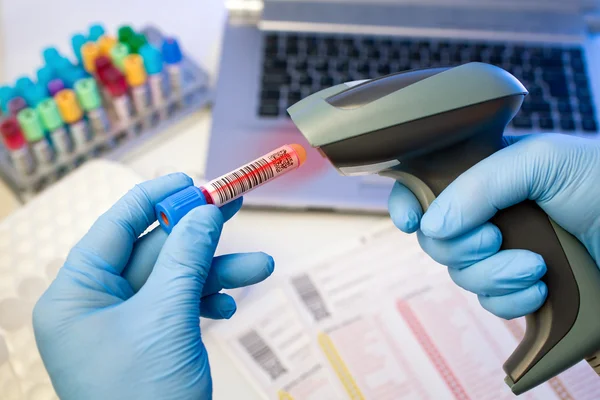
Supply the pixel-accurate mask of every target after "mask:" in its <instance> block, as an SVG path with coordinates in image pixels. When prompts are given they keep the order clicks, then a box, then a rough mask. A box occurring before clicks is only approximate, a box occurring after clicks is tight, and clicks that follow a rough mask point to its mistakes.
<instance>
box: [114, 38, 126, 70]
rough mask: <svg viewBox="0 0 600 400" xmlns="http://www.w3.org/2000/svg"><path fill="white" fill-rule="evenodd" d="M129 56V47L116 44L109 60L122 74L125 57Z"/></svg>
mask: <svg viewBox="0 0 600 400" xmlns="http://www.w3.org/2000/svg"><path fill="white" fill-rule="evenodd" d="M128 55H129V47H127V45H126V44H125V43H117V44H116V45H115V46H114V47H113V48H112V50H111V51H110V58H111V60H112V62H113V64H114V65H115V67H117V68H118V69H119V70H120V71H121V72H123V70H124V68H125V66H124V65H123V64H124V62H125V57H127V56H128Z"/></svg>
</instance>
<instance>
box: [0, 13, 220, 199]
mask: <svg viewBox="0 0 600 400" xmlns="http://www.w3.org/2000/svg"><path fill="white" fill-rule="evenodd" d="M70 47H71V52H72V55H70V56H66V55H64V54H61V53H60V52H59V50H58V49H57V48H56V47H47V48H45V49H43V50H42V54H41V56H42V59H43V65H42V66H41V67H40V68H39V69H38V70H37V74H36V75H37V76H36V77H35V79H32V78H30V77H29V76H23V77H20V78H18V79H17V80H16V82H15V83H14V84H13V85H6V86H2V87H0V109H1V111H2V114H1V116H0V137H1V139H2V140H0V174H1V175H2V178H3V179H4V180H6V182H7V183H8V184H9V185H10V186H11V187H12V188H13V190H14V191H15V192H16V194H17V195H18V196H19V197H20V198H21V200H22V201H27V200H28V199H29V198H31V197H32V196H34V195H35V194H36V193H38V192H39V191H41V190H43V189H44V188H46V187H47V186H48V185H50V184H52V183H53V182H56V181H57V180H59V179H61V178H62V177H63V176H64V175H66V174H68V173H69V172H70V171H72V170H73V169H75V168H77V167H78V166H80V165H81V164H82V163H84V162H85V161H86V160H89V159H92V158H97V157H103V158H108V159H116V158H118V157H120V156H121V155H123V154H125V153H127V152H128V151H129V150H131V149H133V148H135V147H136V146H138V145H139V144H140V143H141V142H143V141H145V140H147V139H148V138H149V137H151V136H154V135H155V134H157V133H159V132H161V131H164V129H165V128H167V127H168V126H169V125H171V124H173V123H174V122H176V121H177V120H179V119H181V118H182V117H184V116H186V115H188V114H190V113H192V112H195V111H197V110H198V109H201V108H203V107H204V106H206V105H208V103H209V102H210V101H211V92H210V90H209V87H208V76H207V74H206V73H205V72H204V70H203V69H202V68H200V67H199V66H198V65H196V64H194V62H193V61H192V60H190V59H189V58H188V57H186V56H185V54H184V53H183V52H182V49H181V47H180V45H179V43H178V41H177V39H175V38H173V37H169V36H165V35H163V34H162V33H161V32H160V31H159V30H158V29H157V28H154V27H145V28H143V29H140V30H139V31H136V30H134V29H133V28H132V27H131V26H129V25H123V26H121V27H119V28H118V30H117V32H116V34H114V35H112V34H111V33H109V32H107V31H105V29H104V28H103V26H102V25H100V24H95V25H92V26H90V27H89V31H88V32H87V34H85V35H84V34H81V33H78V34H75V35H73V36H72V37H71V45H70Z"/></svg>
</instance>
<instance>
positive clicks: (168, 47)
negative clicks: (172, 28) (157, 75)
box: [162, 38, 183, 107]
mask: <svg viewBox="0 0 600 400" xmlns="http://www.w3.org/2000/svg"><path fill="white" fill-rule="evenodd" d="M162 55H163V59H164V60H165V63H166V64H167V75H168V76H169V88H170V90H171V96H174V97H175V98H176V102H175V104H176V106H177V107H183V74H182V72H181V60H182V58H183V56H182V54H181V49H180V48H179V43H178V42H177V40H175V39H174V38H167V39H165V41H164V42H163V45H162Z"/></svg>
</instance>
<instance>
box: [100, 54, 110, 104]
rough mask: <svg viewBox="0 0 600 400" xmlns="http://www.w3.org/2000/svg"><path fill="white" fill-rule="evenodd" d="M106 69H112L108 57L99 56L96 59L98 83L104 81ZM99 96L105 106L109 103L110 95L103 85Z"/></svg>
mask: <svg viewBox="0 0 600 400" xmlns="http://www.w3.org/2000/svg"><path fill="white" fill-rule="evenodd" d="M108 68H113V64H112V61H111V60H110V58H109V57H107V56H100V57H98V58H96V76H97V78H98V80H99V81H100V82H104V81H105V76H104V72H105V71H106V70H107V69H108ZM100 94H101V95H102V100H103V101H104V102H105V103H107V104H108V103H110V101H111V100H110V93H108V90H107V89H106V87H105V86H104V85H102V86H101V87H100Z"/></svg>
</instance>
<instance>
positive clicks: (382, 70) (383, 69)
mask: <svg viewBox="0 0 600 400" xmlns="http://www.w3.org/2000/svg"><path fill="white" fill-rule="evenodd" d="M377 73H378V74H379V75H389V74H391V73H392V69H391V68H390V66H389V65H388V64H382V65H380V66H379V67H378V68H377Z"/></svg>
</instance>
